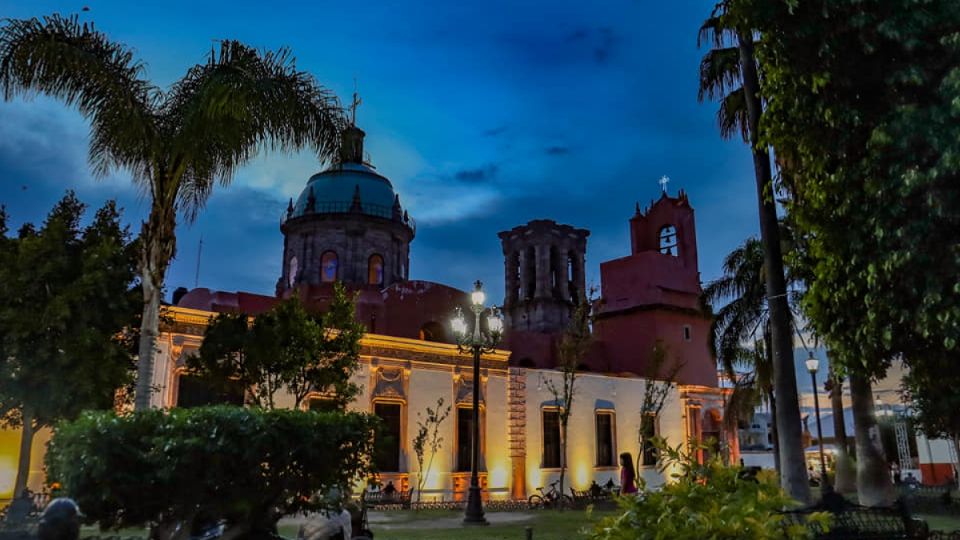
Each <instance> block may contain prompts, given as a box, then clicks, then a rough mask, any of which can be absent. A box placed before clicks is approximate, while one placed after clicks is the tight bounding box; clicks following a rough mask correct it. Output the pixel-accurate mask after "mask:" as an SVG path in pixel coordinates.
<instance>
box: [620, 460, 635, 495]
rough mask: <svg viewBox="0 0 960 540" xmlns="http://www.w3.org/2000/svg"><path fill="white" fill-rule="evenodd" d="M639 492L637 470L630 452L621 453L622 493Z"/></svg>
mask: <svg viewBox="0 0 960 540" xmlns="http://www.w3.org/2000/svg"><path fill="white" fill-rule="evenodd" d="M636 492H637V471H636V469H634V468H633V456H631V455H630V452H624V453H622V454H620V494H621V495H625V494H627V493H636Z"/></svg>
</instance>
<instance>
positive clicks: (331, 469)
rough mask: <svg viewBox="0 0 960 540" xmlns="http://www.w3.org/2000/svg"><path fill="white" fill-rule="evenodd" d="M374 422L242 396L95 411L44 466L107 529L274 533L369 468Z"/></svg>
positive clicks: (60, 436) (64, 435) (59, 441)
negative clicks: (264, 404) (253, 404)
mask: <svg viewBox="0 0 960 540" xmlns="http://www.w3.org/2000/svg"><path fill="white" fill-rule="evenodd" d="M376 425H377V419H376V418H375V417H373V416H372V415H369V414H363V413H346V412H341V411H336V412H323V413H320V412H314V411H296V410H276V411H265V410H262V409H248V408H243V407H236V406H219V407H198V408H193V409H172V410H169V411H161V410H147V411H138V412H134V413H133V414H127V415H123V416H117V415H116V414H114V413H112V412H111V413H88V414H85V415H83V416H81V417H80V418H79V419H78V420H76V421H74V422H70V423H64V424H61V425H60V426H59V427H58V428H57V430H56V433H55V434H54V437H53V439H52V441H51V443H50V447H49V450H48V452H47V468H48V471H49V479H50V480H51V481H55V482H57V483H59V484H61V485H62V489H61V490H59V492H58V493H56V495H65V496H69V497H72V498H74V499H76V501H77V503H78V504H79V505H80V507H81V508H82V509H83V512H84V517H85V520H86V521H87V522H89V523H94V522H96V523H98V525H99V526H100V527H101V528H102V529H113V530H116V529H121V528H128V527H135V528H143V527H149V528H150V538H155V539H157V540H187V539H189V538H190V536H191V530H192V529H193V527H194V526H195V525H207V524H210V523H216V522H219V521H221V520H223V522H224V525H225V530H224V532H223V535H222V536H221V537H220V538H222V539H223V540H235V539H237V538H275V537H276V529H277V521H279V520H280V518H281V517H283V516H285V515H291V514H296V513H307V512H316V511H320V510H325V509H332V508H333V507H335V506H336V504H337V503H338V502H339V501H333V500H331V499H330V498H328V497H325V496H324V495H326V494H329V493H332V492H333V491H334V490H339V492H340V493H348V492H349V490H350V489H351V487H352V486H353V484H354V482H356V480H357V479H359V478H363V477H365V476H366V475H367V474H369V473H370V455H371V452H372V451H373V435H374V431H375V427H376ZM158 441H162V444H157V442H158Z"/></svg>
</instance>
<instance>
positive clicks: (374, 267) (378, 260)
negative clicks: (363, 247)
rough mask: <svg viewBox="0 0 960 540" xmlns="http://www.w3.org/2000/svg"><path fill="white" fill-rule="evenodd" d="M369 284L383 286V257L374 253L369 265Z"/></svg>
mask: <svg viewBox="0 0 960 540" xmlns="http://www.w3.org/2000/svg"><path fill="white" fill-rule="evenodd" d="M367 283H369V284H370V285H383V257H381V256H380V255H377V254H376V253H374V254H373V255H371V256H370V260H369V261H368V263H367Z"/></svg>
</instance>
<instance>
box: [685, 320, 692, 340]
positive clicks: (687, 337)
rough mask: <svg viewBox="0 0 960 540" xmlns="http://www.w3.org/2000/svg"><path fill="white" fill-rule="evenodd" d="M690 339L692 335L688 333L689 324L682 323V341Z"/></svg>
mask: <svg viewBox="0 0 960 540" xmlns="http://www.w3.org/2000/svg"><path fill="white" fill-rule="evenodd" d="M691 339H692V337H691V334H690V325H689V324H685V325H683V340H684V341H690V340H691Z"/></svg>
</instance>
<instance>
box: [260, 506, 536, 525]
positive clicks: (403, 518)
mask: <svg viewBox="0 0 960 540" xmlns="http://www.w3.org/2000/svg"><path fill="white" fill-rule="evenodd" d="M312 517H313V515H308V516H291V517H285V518H283V519H281V520H280V523H279V525H281V526H294V527H299V526H300V525H302V524H303V523H304V522H306V521H309V520H310V519H312ZM486 517H487V521H489V522H490V524H491V525H502V524H510V523H523V522H524V521H530V520H531V519H533V517H534V516H533V514H530V513H526V512H487V514H486ZM367 520H368V521H369V522H370V524H371V525H376V526H377V528H378V529H387V530H390V529H455V528H458V527H460V526H461V525H462V523H463V515H462V514H457V515H453V516H451V517H437V516H436V514H427V515H424V516H422V517H420V518H418V516H417V512H416V511H413V510H405V511H403V512H390V513H387V512H370V513H369V514H368V515H367Z"/></svg>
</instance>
